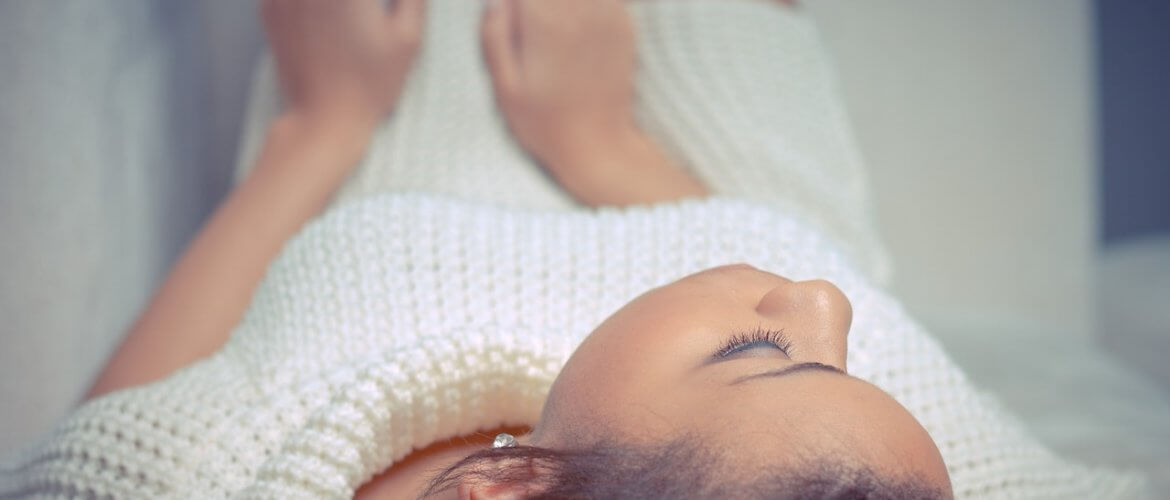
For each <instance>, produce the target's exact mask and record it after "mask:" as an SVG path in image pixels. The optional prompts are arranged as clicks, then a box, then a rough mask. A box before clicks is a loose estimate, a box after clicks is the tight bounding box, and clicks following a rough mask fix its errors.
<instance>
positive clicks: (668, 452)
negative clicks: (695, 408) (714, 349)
mask: <svg viewBox="0 0 1170 500" xmlns="http://www.w3.org/2000/svg"><path fill="white" fill-rule="evenodd" d="M697 443H698V442H697V441H696V440H693V439H679V440H675V441H671V442H669V443H666V444H664V445H660V446H649V447H647V446H622V445H613V444H610V443H602V444H597V445H594V446H592V447H590V448H588V449H583V450H552V449H547V448H539V447H533V446H517V447H514V448H495V449H485V450H482V451H478V452H476V453H472V454H471V455H468V456H467V457H465V458H464V459H462V460H460V461H459V462H458V463H456V464H455V465H452V466H451V467H449V468H447V469H446V470H444V471H442V472H441V473H439V474H438V475H437V476H436V477H435V478H434V479H432V480H431V483H430V485H429V486H428V487H427V489H426V490H425V491H424V492H423V494H422V496H421V497H420V498H426V497H429V496H431V495H434V494H437V493H439V492H442V491H446V490H448V489H451V488H454V487H457V486H458V485H459V483H460V482H462V481H464V480H468V479H470V480H474V481H482V482H484V483H490V484H524V485H532V484H533V483H535V486H534V487H531V489H530V490H528V491H529V493H528V494H527V498H530V499H546V498H547V499H553V498H558V499H559V498H578V499H594V498H596V499H610V498H638V499H643V498H644V499H653V498H671V499H689V498H695V499H700V498H702V499H705V498H766V499H814V498H819V499H840V500H846V499H873V500H879V499H891V500H892V499H907V500H919V499H921V500H928V499H929V500H933V499H937V498H949V496H950V495H948V494H946V493H945V492H943V491H941V490H939V489H938V488H937V487H934V486H931V485H929V484H926V483H925V482H923V481H921V480H917V479H916V478H913V477H883V476H881V475H879V474H877V473H875V472H874V471H873V470H872V469H870V468H868V467H864V466H848V465H845V464H844V463H841V462H834V461H829V460H821V459H818V460H805V461H802V463H803V465H802V466H800V467H798V468H797V470H782V471H772V470H765V471H754V470H747V471H743V472H742V473H740V472H738V471H736V469H735V468H734V466H730V465H728V462H727V461H726V460H723V459H722V457H720V456H718V455H717V454H715V453H713V452H712V451H710V450H707V449H705V448H703V447H702V446H700V445H698V444H697ZM724 472H732V473H730V474H727V473H724ZM741 477H750V478H751V479H749V480H746V481H745V480H737V479H733V478H741Z"/></svg>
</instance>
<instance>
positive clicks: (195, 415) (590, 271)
mask: <svg viewBox="0 0 1170 500" xmlns="http://www.w3.org/2000/svg"><path fill="white" fill-rule="evenodd" d="M740 261H743V262H748V263H752V264H754V265H756V266H759V267H761V268H763V269H768V270H771V271H775V272H777V273H780V274H783V275H786V276H789V277H791V278H793V279H798V280H799V279H808V278H827V279H829V280H831V281H833V282H834V283H836V284H838V285H839V286H840V287H841V289H842V290H843V291H844V292H845V293H846V295H848V297H849V298H850V300H851V301H852V303H853V307H854V322H853V329H852V333H851V335H850V337H849V359H848V362H849V366H850V369H851V373H853V374H854V375H856V376H859V377H861V378H864V379H866V380H869V381H871V382H873V383H874V384H877V385H878V386H879V387H881V388H882V389H884V390H886V391H887V392H889V393H890V394H891V395H893V396H894V397H895V398H897V399H898V401H900V402H901V403H902V404H903V405H905V406H906V407H907V408H908V409H909V410H910V411H911V412H912V413H913V414H914V415H915V416H916V417H917V418H918V419H919V421H920V422H922V424H923V425H924V426H925V427H926V429H927V430H928V431H929V432H930V434H931V436H932V437H933V438H934V440H935V442H936V443H937V444H938V446H939V449H940V451H941V452H942V454H943V457H944V459H945V461H946V463H947V466H948V468H949V470H950V474H951V479H952V481H953V483H954V488H955V492H956V495H957V496H958V497H959V498H972V497H979V498H986V497H1012V498H1132V497H1135V496H1138V495H1139V494H1140V491H1141V487H1142V483H1141V481H1140V480H1139V479H1138V478H1136V477H1133V476H1126V475H1120V474H1113V473H1107V472H1103V471H1097V470H1090V469H1088V468H1084V467H1080V466H1075V465H1071V464H1068V463H1065V462H1063V461H1061V460H1060V459H1058V458H1057V457H1055V456H1053V455H1052V454H1051V453H1049V452H1048V451H1046V450H1044V449H1043V448H1042V447H1041V446H1040V445H1039V444H1037V443H1036V442H1035V441H1034V440H1033V439H1032V438H1031V437H1029V435H1028V434H1027V433H1025V432H1024V431H1023V430H1022V428H1021V427H1020V426H1019V425H1018V424H1017V423H1015V422H1014V421H1013V420H1012V419H1011V418H1010V417H1009V416H1008V415H1007V414H1005V413H1004V412H1003V411H1002V410H1000V409H999V408H998V407H997V406H996V405H995V404H994V403H992V402H991V401H989V400H987V399H986V398H985V397H983V396H981V395H980V394H979V393H978V392H977V391H976V390H975V389H974V388H973V387H972V386H971V385H970V384H969V383H968V382H967V380H966V379H965V378H964V376H963V374H962V373H961V372H960V371H959V370H958V369H957V368H956V367H955V365H954V364H953V363H952V362H951V361H950V360H949V359H948V358H947V356H946V355H945V354H944V353H943V352H942V351H941V350H940V348H939V346H938V345H937V344H936V343H935V342H934V341H933V340H932V339H930V338H929V337H928V336H927V335H925V334H924V333H923V331H922V330H921V328H920V327H919V326H918V325H917V324H915V323H914V321H912V320H911V319H910V318H909V317H907V316H906V314H905V313H904V311H903V310H902V308H901V307H899V305H898V303H897V302H896V301H894V300H893V299H891V298H890V297H889V296H887V295H885V294H884V293H882V292H880V291H879V290H878V289H876V288H874V287H873V286H871V284H870V283H869V281H868V280H866V279H865V278H864V277H862V276H861V275H860V274H859V273H857V272H856V271H854V270H853V269H852V268H851V266H850V265H849V264H848V261H847V260H846V258H845V257H844V255H842V254H841V253H840V252H839V251H837V249H836V248H835V245H833V244H832V243H831V242H830V240H828V239H826V238H825V237H823V236H822V235H821V234H820V233H818V232H816V231H813V230H810V229H808V228H807V227H805V226H803V225H802V224H801V223H799V222H798V221H797V220H796V219H795V218H793V217H790V216H786V215H785V214H783V213H782V212H779V211H776V210H775V209H773V208H769V207H766V206H762V205H753V204H750V203H748V202H742V201H732V200H725V199H712V200H708V201H691V202H684V203H681V204H669V205H661V206H656V207H650V208H637V209H631V210H627V211H613V210H606V211H601V212H596V213H588V212H580V213H572V212H564V213H549V212H530V211H522V210H519V209H503V208H490V207H485V206H483V205H480V204H474V203H471V202H456V201H451V200H448V199H442V198H436V197H432V196H429V195H428V196H421V195H382V196H375V197H372V198H368V199H365V200H361V201H356V202H351V203H347V204H344V205H342V206H340V207H338V208H336V209H334V210H333V211H331V212H330V213H329V214H328V215H326V216H325V217H323V218H322V219H320V220H318V221H317V222H315V223H313V224H311V225H310V226H309V227H308V228H307V229H306V230H305V231H303V232H302V233H301V234H300V235H299V236H297V237H296V238H295V239H294V240H293V241H292V242H290V244H289V245H288V246H287V247H286V249H285V251H284V252H283V253H282V255H281V256H280V258H279V259H278V260H277V261H276V262H274V263H273V265H272V266H271V268H270V269H269V272H268V275H267V277H266V278H265V280H264V283H263V285H262V286H261V287H260V289H259V291H258V292H257V294H256V296H255V300H254V302H253V304H252V306H251V308H250V309H249V310H248V313H247V315H246V317H245V319H244V321H243V322H242V323H241V324H240V325H239V327H238V328H237V329H236V330H235V331H234V332H233V335H232V338H231V340H230V341H229V342H228V344H227V345H226V346H225V347H224V348H223V349H222V350H221V351H220V352H219V353H218V354H216V355H214V356H212V357H211V358H209V359H207V360H205V361H202V362H199V363H198V364H196V365H194V366H191V367H189V368H187V369H184V370H182V371H181V372H179V373H178V374H176V375H174V376H172V377H170V378H169V379H167V380H165V381H162V382H159V383H156V384H153V385H150V386H146V387H141V388H135V389H129V390H124V391H120V392H116V393H113V394H110V395H108V396H105V397H103V398H100V399H97V400H94V401H92V402H90V403H88V404H86V405H85V406H83V407H81V408H80V409H79V410H78V411H77V412H76V413H75V414H74V415H72V416H71V417H70V418H69V419H68V420H66V421H65V422H64V423H63V424H61V425H60V426H59V427H58V429H57V430H56V432H55V433H54V434H53V435H52V436H51V437H49V438H48V439H47V440H46V441H45V442H44V443H43V444H42V445H40V446H39V447H38V448H36V449H35V450H34V451H33V452H32V453H31V454H29V455H27V456H25V457H23V458H22V459H21V460H20V461H19V462H18V463H17V467H16V468H14V469H6V470H5V472H4V473H3V474H0V497H4V496H10V495H13V494H17V495H22V494H36V495H45V496H54V495H61V496H76V495H97V496H99V497H104V496H107V495H112V496H114V497H119V498H124V497H144V496H145V497H154V498H171V497H198V498H221V497H242V498H310V497H328V498H343V497H347V496H349V495H351V494H352V493H353V491H354V489H355V488H356V487H358V486H359V485H361V484H362V483H363V482H364V481H366V480H368V479H369V478H370V477H371V476H372V475H374V474H375V473H376V472H378V471H381V470H383V469H385V468H386V467H388V466H389V465H390V464H392V463H393V462H394V461H395V460H398V459H401V458H402V457H404V456H405V455H406V454H408V453H409V452H410V451H411V450H412V449H416V448H420V447H423V446H426V445H428V444H430V443H432V442H434V441H436V440H440V439H445V438H450V437H454V436H458V435H462V434H467V433H471V432H473V431H476V430H482V429H488V428H492V427H496V426H499V425H501V424H532V423H534V422H535V421H536V419H537V418H538V415H539V411H540V408H541V405H542V402H543V400H544V397H545V395H546V393H547V391H548V389H549V386H550V384H551V383H552V380H553V379H554V377H555V376H556V374H557V373H558V371H559V370H560V367H561V366H562V364H563V363H564V362H565V360H566V359H567V357H568V355H569V354H570V353H571V351H572V350H573V348H574V347H575V345H576V344H577V343H578V342H579V341H580V340H581V339H582V338H583V337H584V336H585V335H586V334H587V333H588V332H589V331H590V330H591V329H592V328H593V327H594V326H595V325H597V324H598V323H599V322H600V321H601V320H602V319H604V318H605V317H606V316H607V315H608V314H610V313H611V312H613V311H614V310H616V309H617V308H618V307H620V306H621V305H622V304H624V303H625V302H627V301H628V300H630V299H632V298H633V297H635V296H636V295H638V294H640V293H641V292H644V291H645V290H646V289H648V288H650V287H653V286H657V285H661V284H664V283H667V282H669V281H672V280H674V279H677V278H680V277H682V276H684V275H686V274H688V273H691V272H693V271H697V270H700V269H704V268H707V267H710V266H714V265H719V264H725V263H730V262H740Z"/></svg>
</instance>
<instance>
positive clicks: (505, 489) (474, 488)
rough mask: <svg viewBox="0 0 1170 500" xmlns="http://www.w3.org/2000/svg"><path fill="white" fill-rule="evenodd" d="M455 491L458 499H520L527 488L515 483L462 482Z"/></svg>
mask: <svg viewBox="0 0 1170 500" xmlns="http://www.w3.org/2000/svg"><path fill="white" fill-rule="evenodd" d="M456 491H457V492H458V493H459V500H520V499H521V498H524V495H525V494H526V493H528V488H525V487H524V486H523V485H520V484H517V483H501V484H492V483H483V482H462V483H459V487H458V488H456Z"/></svg>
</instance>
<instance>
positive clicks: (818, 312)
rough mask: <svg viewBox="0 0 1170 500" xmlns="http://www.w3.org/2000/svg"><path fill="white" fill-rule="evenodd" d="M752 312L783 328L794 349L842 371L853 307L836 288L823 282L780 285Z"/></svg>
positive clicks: (812, 281) (813, 281)
mask: <svg viewBox="0 0 1170 500" xmlns="http://www.w3.org/2000/svg"><path fill="white" fill-rule="evenodd" d="M756 312H757V313H759V314H760V316H762V317H764V318H766V319H767V320H768V322H769V323H773V324H776V325H778V326H781V327H783V328H784V332H785V334H787V335H788V336H790V337H791V338H792V340H793V344H794V345H795V346H796V350H798V351H805V352H806V353H809V354H815V355H816V357H817V358H818V359H816V360H817V361H821V362H828V363H829V364H832V365H834V366H837V367H838V368H841V369H845V355H846V349H847V344H846V340H845V339H846V337H847V336H848V335H849V326H850V324H851V323H852V322H853V306H852V304H850V303H849V298H848V297H846V296H845V293H844V292H842V291H841V289H839V288H837V286H836V285H834V284H832V283H830V282H828V281H825V280H811V281H800V282H795V283H785V284H781V285H780V286H777V287H775V288H772V289H771V290H770V291H768V292H767V293H766V294H764V296H763V297H762V298H761V299H760V302H759V304H758V305H757V306H756ZM802 344H803V345H802Z"/></svg>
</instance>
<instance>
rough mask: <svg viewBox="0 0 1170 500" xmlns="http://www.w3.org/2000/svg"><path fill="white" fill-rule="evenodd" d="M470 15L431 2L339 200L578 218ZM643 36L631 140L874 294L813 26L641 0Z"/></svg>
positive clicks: (828, 76) (260, 89)
mask: <svg viewBox="0 0 1170 500" xmlns="http://www.w3.org/2000/svg"><path fill="white" fill-rule="evenodd" d="M480 3H481V2H477V1H472V0H430V1H429V2H428V3H427V16H428V17H427V20H428V24H427V30H426V38H425V40H424V41H423V49H422V54H421V55H420V58H419V60H418V61H417V62H416V64H415V67H414V69H413V71H412V73H411V75H410V78H409V80H408V82H407V86H406V89H405V92H404V95H403V98H402V100H401V101H400V102H399V104H398V106H397V107H396V108H395V111H394V116H393V119H392V120H390V121H388V122H387V125H386V126H385V127H383V129H382V130H381V131H380V132H379V133H378V135H377V137H376V138H375V140H374V141H373V145H372V146H371V148H370V151H369V153H368V154H367V157H366V160H365V162H364V163H363V164H362V165H361V167H360V168H359V169H358V170H357V172H356V174H355V175H354V176H353V177H352V178H351V179H350V181H349V182H348V183H347V184H346V186H345V187H344V188H343V189H342V191H341V193H340V194H339V198H341V199H348V198H353V197H357V196H362V195H365V194H370V193H381V192H386V191H419V192H428V193H444V194H451V195H455V196H458V197H460V198H463V199H468V200H479V201H487V202H491V203H493V204H498V205H504V206H513V207H525V208H546V209H558V210H564V209H572V208H575V204H574V203H573V201H572V200H571V199H570V198H569V197H568V196H567V195H566V194H565V193H564V192H563V191H562V190H561V189H560V188H559V187H558V186H557V185H556V184H555V183H554V182H553V181H551V180H550V179H549V178H548V177H547V176H546V175H544V174H543V173H542V172H541V170H540V168H539V167H537V166H536V164H534V163H533V162H532V160H531V159H530V158H529V157H528V156H527V155H525V154H524V152H523V151H522V150H521V149H520V148H519V147H518V146H517V145H516V143H515V142H514V141H513V140H512V139H511V137H510V135H509V133H508V129H507V127H506V126H505V124H504V122H503V120H502V118H501V116H500V114H499V113H498V112H497V111H496V106H495V102H494V100H493V98H492V91H491V81H490V78H489V75H488V73H487V72H486V70H485V68H484V63H483V61H482V55H481V54H482V49H481V48H480V42H479V24H480V13H481V11H480ZM627 5H629V7H630V10H631V13H632V14H633V18H634V21H635V23H636V27H637V35H638V63H639V64H638V68H639V69H638V74H637V78H636V84H637V85H636V90H637V95H636V98H637V99H636V112H637V115H638V118H639V122H640V125H641V127H642V128H643V129H644V130H645V131H646V132H647V133H649V134H650V135H651V136H652V137H653V138H654V139H656V141H657V142H658V143H659V144H661V145H662V146H664V147H665V149H666V151H667V153H668V154H669V155H670V156H672V157H674V158H675V159H676V160H677V161H678V162H679V163H680V164H682V165H683V166H684V167H686V168H688V169H690V170H691V172H693V173H694V174H695V175H696V176H697V177H698V178H699V179H700V180H702V181H703V182H704V184H706V185H707V186H708V187H709V188H710V189H711V190H712V191H713V192H716V193H719V194H722V195H725V196H729V197H737V198H744V199H749V200H757V201H767V202H769V203H774V204H777V205H779V206H781V207H783V208H784V209H785V210H787V211H789V212H791V213H793V214H795V215H797V216H799V217H802V218H804V219H806V220H809V221H811V222H812V223H813V224H815V225H816V226H817V227H820V228H821V229H822V230H823V231H824V232H825V234H826V235H828V236H829V237H831V238H833V239H835V240H837V241H838V242H840V243H841V246H842V248H843V249H844V251H845V252H846V253H848V254H850V256H851V257H853V258H854V260H855V261H856V262H857V263H858V266H859V267H860V268H861V270H862V271H864V272H866V273H867V274H868V275H869V276H871V277H873V278H874V279H875V280H876V281H877V282H879V283H884V281H885V280H886V279H887V277H888V275H889V264H888V259H887V257H886V254H885V251H884V249H883V248H882V245H881V244H880V242H879V239H878V237H877V231H876V229H875V227H876V226H875V224H874V220H873V215H872V213H873V211H872V209H871V206H870V201H869V198H868V196H869V195H868V191H867V185H868V183H867V180H866V173H865V170H864V169H863V168H862V166H863V165H862V163H861V160H860V157H859V155H858V153H857V147H856V146H855V144H854V140H853V137H852V134H851V133H850V128H849V126H848V121H847V119H846V115H845V112H844V107H843V105H842V101H841V99H840V97H839V93H838V91H837V88H836V85H835V79H834V78H833V74H832V72H831V71H830V67H829V65H828V59H827V58H826V57H824V51H823V49H822V47H821V43H820V39H819V38H818V36H817V31H816V27H815V25H814V24H813V23H812V21H811V19H809V18H807V17H805V16H804V15H802V14H801V13H800V12H799V11H794V10H792V9H786V8H781V7H779V4H778V3H777V2H776V1H775V0H648V1H634V2H630V3H628V4H627ZM277 89H278V85H277V82H276V73H275V71H274V69H273V66H272V62H271V59H268V60H267V61H266V62H265V64H263V65H262V66H261V67H260V70H259V71H258V75H257V78H256V80H255V81H254V87H253V98H252V102H251V108H250V109H249V116H250V122H249V124H248V130H247V137H246V141H245V147H244V148H242V154H241V161H240V166H241V168H240V169H238V170H237V176H238V177H242V176H243V175H244V174H245V173H246V172H247V169H248V167H249V166H250V165H251V164H252V162H251V159H253V158H254V157H255V155H256V154H257V152H258V150H259V148H260V145H261V143H262V138H263V135H264V131H265V124H267V123H268V121H269V120H270V119H271V118H272V117H273V116H275V115H276V114H277V113H278V112H279V110H280V105H279V92H278V91H277Z"/></svg>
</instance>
